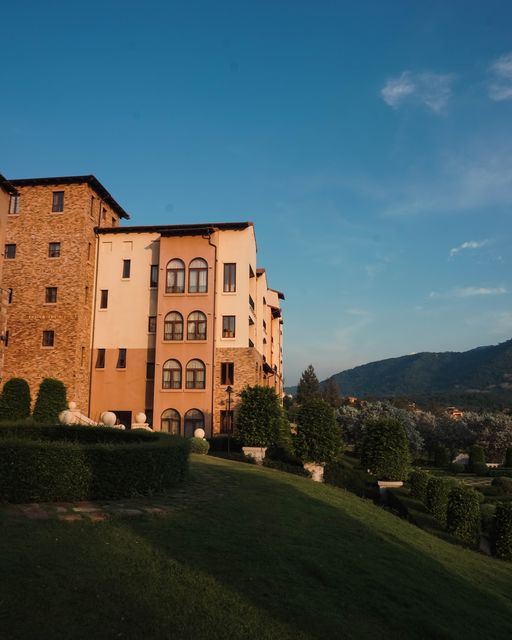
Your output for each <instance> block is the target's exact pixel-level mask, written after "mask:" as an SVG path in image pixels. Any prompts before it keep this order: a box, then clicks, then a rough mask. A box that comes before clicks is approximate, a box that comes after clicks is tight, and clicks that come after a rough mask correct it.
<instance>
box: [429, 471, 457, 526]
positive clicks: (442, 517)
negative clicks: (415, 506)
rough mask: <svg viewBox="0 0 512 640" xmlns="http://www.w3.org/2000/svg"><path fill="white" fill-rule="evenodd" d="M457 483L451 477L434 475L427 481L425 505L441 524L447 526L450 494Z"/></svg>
mask: <svg viewBox="0 0 512 640" xmlns="http://www.w3.org/2000/svg"><path fill="white" fill-rule="evenodd" d="M455 484H457V482H456V481H455V480H452V479H450V478H442V477H439V476H432V477H431V478H429V481H428V483H427V491H426V500H425V506H426V507H427V509H428V510H429V511H430V513H431V514H432V515H433V516H434V518H435V519H436V520H437V522H438V523H439V524H440V525H441V526H443V527H444V526H446V513H447V509H448V494H449V493H450V490H451V489H452V488H453V487H454V485H455Z"/></svg>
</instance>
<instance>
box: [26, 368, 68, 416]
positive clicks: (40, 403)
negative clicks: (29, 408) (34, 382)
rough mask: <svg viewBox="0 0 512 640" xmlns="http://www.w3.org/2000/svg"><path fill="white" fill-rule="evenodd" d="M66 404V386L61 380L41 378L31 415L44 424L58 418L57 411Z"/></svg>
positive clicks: (62, 408)
mask: <svg viewBox="0 0 512 640" xmlns="http://www.w3.org/2000/svg"><path fill="white" fill-rule="evenodd" d="M67 406H68V402H67V399H66V387H65V385H64V383H63V382H62V381H61V380H56V379H55V378H43V381H42V382H41V384H40V385H39V391H38V392H37V398H36V402H35V405H34V413H33V414H32V417H33V418H34V420H35V421H36V422H39V423H41V424H44V423H45V422H47V421H49V420H55V421H56V422H57V421H58V419H59V413H60V412H61V411H64V410H65V409H66V408H67Z"/></svg>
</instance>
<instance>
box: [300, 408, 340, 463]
mask: <svg viewBox="0 0 512 640" xmlns="http://www.w3.org/2000/svg"><path fill="white" fill-rule="evenodd" d="M294 449H295V452H296V453H297V455H298V456H299V457H300V458H301V460H303V461H304V462H316V463H318V464H322V463H328V462H331V461H332V460H335V459H336V458H337V457H338V455H339V454H340V453H341V452H342V450H343V442H342V440H341V428H340V427H339V425H338V423H337V422H336V417H335V413H334V409H333V408H332V407H331V405H329V404H327V402H325V401H324V400H321V399H319V398H316V399H312V400H308V401H307V402H304V403H303V404H302V406H301V407H300V409H299V413H298V415H297V435H296V436H295V438H294Z"/></svg>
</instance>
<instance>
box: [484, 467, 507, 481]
mask: <svg viewBox="0 0 512 640" xmlns="http://www.w3.org/2000/svg"><path fill="white" fill-rule="evenodd" d="M489 475H490V476H491V478H512V467H501V469H489Z"/></svg>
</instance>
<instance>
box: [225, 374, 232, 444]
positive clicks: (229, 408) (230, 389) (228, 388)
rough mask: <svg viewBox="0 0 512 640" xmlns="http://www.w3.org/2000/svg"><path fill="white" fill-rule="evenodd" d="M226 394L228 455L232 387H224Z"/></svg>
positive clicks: (230, 430)
mask: <svg viewBox="0 0 512 640" xmlns="http://www.w3.org/2000/svg"><path fill="white" fill-rule="evenodd" d="M226 393H227V394H228V414H227V416H226V417H227V423H228V424H227V427H228V453H231V432H232V431H233V425H232V423H231V394H232V393H233V387H230V386H229V387H226Z"/></svg>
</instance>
